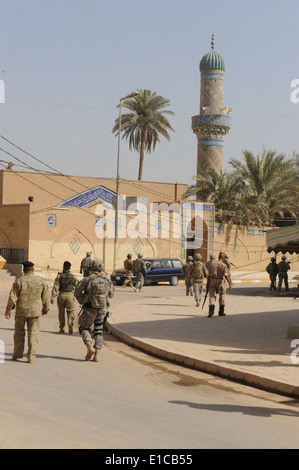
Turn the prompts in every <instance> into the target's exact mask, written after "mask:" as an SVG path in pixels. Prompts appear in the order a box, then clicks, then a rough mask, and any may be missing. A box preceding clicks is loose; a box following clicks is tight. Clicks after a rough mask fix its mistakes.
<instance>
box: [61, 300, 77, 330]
mask: <svg viewBox="0 0 299 470" xmlns="http://www.w3.org/2000/svg"><path fill="white" fill-rule="evenodd" d="M57 307H58V320H59V328H60V329H63V328H64V327H65V313H66V315H67V321H68V324H71V325H73V324H74V317H75V297H74V293H73V292H60V293H59V295H58V297H57Z"/></svg>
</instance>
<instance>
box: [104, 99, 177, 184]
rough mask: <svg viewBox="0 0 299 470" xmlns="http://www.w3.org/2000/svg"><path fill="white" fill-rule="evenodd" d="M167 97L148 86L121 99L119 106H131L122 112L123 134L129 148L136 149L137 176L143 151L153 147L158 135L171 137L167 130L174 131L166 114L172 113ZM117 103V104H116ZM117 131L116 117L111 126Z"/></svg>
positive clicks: (139, 177) (150, 149)
mask: <svg viewBox="0 0 299 470" xmlns="http://www.w3.org/2000/svg"><path fill="white" fill-rule="evenodd" d="M167 106H169V100H167V99H165V98H163V97H162V96H160V95H157V93H156V92H152V91H150V90H138V95H137V96H134V97H133V98H129V99H127V100H124V101H123V103H122V107H125V108H126V109H128V110H130V111H131V112H130V113H125V114H123V115H122V116H121V132H122V133H123V135H122V138H123V139H126V140H129V148H130V150H136V151H137V152H139V172H138V180H141V179H142V172H143V160H144V153H145V152H147V153H150V152H151V151H154V150H155V147H156V144H157V143H158V142H160V135H162V136H163V137H165V138H166V139H167V140H170V135H169V133H168V131H169V130H171V131H174V129H173V128H172V127H171V125H170V123H169V121H168V120H167V118H166V117H165V114H169V115H171V114H172V115H173V114H174V113H173V112H172V111H170V110H168V109H165V108H166V107H167ZM118 107H119V105H118ZM112 132H113V133H116V135H118V132H119V118H118V119H116V121H115V125H114V127H113V129H112Z"/></svg>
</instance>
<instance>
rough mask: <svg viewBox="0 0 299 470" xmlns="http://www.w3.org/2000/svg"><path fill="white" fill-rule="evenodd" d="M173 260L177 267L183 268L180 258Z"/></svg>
mask: <svg viewBox="0 0 299 470" xmlns="http://www.w3.org/2000/svg"><path fill="white" fill-rule="evenodd" d="M172 262H173V266H174V267H175V268H181V267H182V263H181V261H180V260H179V259H174V260H172Z"/></svg>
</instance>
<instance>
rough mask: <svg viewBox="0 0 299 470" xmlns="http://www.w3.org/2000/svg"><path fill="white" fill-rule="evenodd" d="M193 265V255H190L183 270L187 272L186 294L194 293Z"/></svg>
mask: <svg viewBox="0 0 299 470" xmlns="http://www.w3.org/2000/svg"><path fill="white" fill-rule="evenodd" d="M192 266H193V257H192V256H188V258H187V263H185V264H184V265H183V268H182V272H183V273H184V274H185V286H186V295H189V293H190V295H193V282H192Z"/></svg>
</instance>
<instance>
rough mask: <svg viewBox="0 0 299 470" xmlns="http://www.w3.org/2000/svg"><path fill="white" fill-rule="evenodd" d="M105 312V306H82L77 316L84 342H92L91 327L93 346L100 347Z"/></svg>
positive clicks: (101, 344)
mask: <svg viewBox="0 0 299 470" xmlns="http://www.w3.org/2000/svg"><path fill="white" fill-rule="evenodd" d="M106 314H107V309H106V308H92V307H86V306H83V311H82V313H81V315H80V316H79V333H80V335H81V337H82V340H83V342H84V344H85V343H86V342H87V341H89V342H91V343H92V333H91V329H92V327H93V337H94V346H95V347H96V348H98V349H102V346H103V328H104V320H105V316H106Z"/></svg>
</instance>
